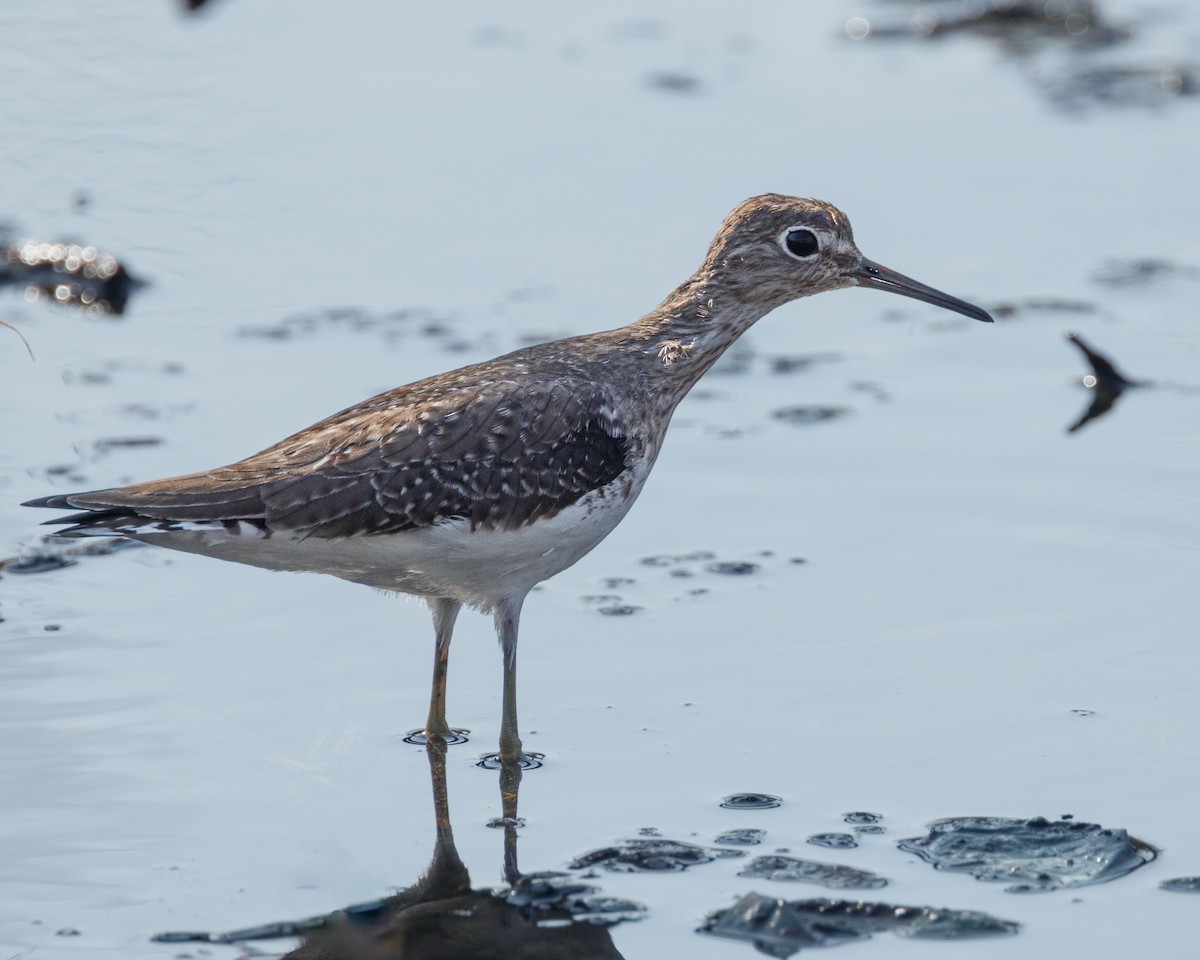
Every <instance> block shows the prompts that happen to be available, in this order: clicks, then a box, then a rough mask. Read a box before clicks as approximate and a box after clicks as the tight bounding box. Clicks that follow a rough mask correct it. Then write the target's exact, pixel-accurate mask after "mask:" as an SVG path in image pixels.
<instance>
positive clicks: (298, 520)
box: [26, 194, 992, 764]
mask: <svg viewBox="0 0 1200 960" xmlns="http://www.w3.org/2000/svg"><path fill="white" fill-rule="evenodd" d="M854 286H858V287H871V288H873V289H876V290H888V291H891V292H892V293H898V294H901V295H902V296H906V297H913V298H915V299H917V300H923V301H925V302H927V303H931V304H934V305H936V306H939V307H944V308H945V309H947V310H952V311H954V312H956V313H960V314H964V315H966V316H968V317H973V318H974V319H976V320H983V321H988V322H990V321H991V319H992V318H991V317H990V316H989V315H988V314H987V313H986V312H985V311H984V310H981V309H980V308H979V307H976V306H973V305H971V304H969V303H966V302H965V301H962V300H959V299H957V298H955V297H951V296H949V295H947V294H945V293H942V292H941V291H938V290H935V289H933V288H932V287H927V286H925V285H924V284H922V283H918V282H917V281H915V280H913V279H911V278H909V277H906V276H904V275H902V274H899V273H896V272H894V271H892V270H888V269H886V268H885V267H881V266H880V265H879V264H876V263H873V262H872V261H870V260H868V259H866V258H865V257H864V256H863V255H862V254H861V253H860V252H859V250H858V247H857V246H855V243H854V236H853V233H852V232H851V229H850V221H849V220H848V219H847V218H846V215H845V214H844V213H842V212H841V211H840V210H838V209H837V208H836V207H834V206H832V205H830V204H828V203H824V202H822V201H819V200H807V199H799V198H796V197H787V196H781V195H778V194H767V195H765V196H760V197H753V198H751V199H750V200H747V201H745V202H744V203H742V204H740V205H739V206H738V207H737V208H736V209H734V210H733V212H732V213H730V214H729V216H728V217H726V218H725V222H724V223H722V225H721V228H720V230H719V231H718V232H717V235H716V238H715V239H714V240H713V242H712V245H711V246H710V247H709V251H708V256H707V257H705V259H704V262H703V263H702V264H701V265H700V269H699V270H697V271H696V273H695V274H694V275H693V276H691V277H690V278H688V279H687V280H686V281H684V283H683V284H681V285H680V286H679V287H677V288H676V289H675V290H674V291H672V292H671V294H670V295H669V296H668V297H667V298H666V300H664V301H663V302H662V304H661V305H660V306H659V307H657V308H656V309H654V310H652V311H651V312H650V313H648V314H646V315H645V316H644V317H642V318H641V319H640V320H635V321H634V322H633V323H631V324H629V325H628V326H624V327H619V328H617V329H615V330H607V331H604V332H602V333H591V334H586V335H584V336H578V337H570V338H567V339H565V340H556V341H553V342H551V343H543V344H539V345H537V346H533V347H527V348H525V349H522V350H517V351H515V352H514V353H510V354H507V355H505V356H502V357H498V358H496V359H494V360H488V361H486V362H484V363H477V364H473V365H472V366H468V367H463V368H461V369H459V370H453V371H451V372H449V373H443V374H441V375H440V376H436V377H430V378H429V379H426V380H419V381H417V382H416V383H411V384H409V385H408V386H404V387H398V388H397V389H395V390H391V391H389V392H387V393H382V394H380V395H379V396H376V397H372V398H371V399H369V400H365V401H363V402H362V403H360V404H358V405H356V406H353V407H350V408H348V409H346V410H343V411H342V412H341V413H336V414H334V415H333V416H331V417H328V418H327V419H325V420H322V421H321V422H319V423H316V424H314V425H313V426H311V427H308V428H307V429H305V430H301V431H300V432H299V433H296V434H293V435H292V436H290V437H288V438H287V439H286V440H282V441H280V442H279V443H277V444H275V445H274V446H271V447H268V448H267V449H266V450H263V451H262V452H261V453H256V454H254V455H253V456H251V457H247V458H246V459H245V460H241V461H239V462H237V463H234V464H231V465H230V466H226V467H218V468H217V469H215V470H208V471H205V472H202V473H192V474H187V475H185V476H180V477H172V478H170V479H167V480H155V481H151V482H149V483H139V484H134V485H132V486H127V487H117V488H114V489H110V490H94V491H90V492H86V493H70V494H60V495H56V496H51V497H44V498H42V499H39V500H31V501H29V502H28V503H27V504H26V505H27V506H35V507H56V508H62V509H66V508H73V509H75V510H80V511H82V512H81V513H75V514H72V515H71V516H68V517H63V518H61V519H57V520H52V521H50V523H57V524H70V525H71V526H69V527H67V529H65V530H62V531H60V535H62V536H97V535H99V536H123V537H131V538H133V539H135V540H141V541H144V542H146V543H152V544H156V545H158V546H163V547H169V548H171V549H174V550H183V551H187V552H189V553H200V554H204V555H206V556H212V557H219V558H220V559H223V560H235V561H237V562H238V563H248V564H252V565H254V566H258V567H266V568H268V569H271V570H312V571H316V572H320V573H328V574H332V575H333V576H336V577H341V578H343V579H345V580H353V581H355V582H358V583H364V584H367V585H369V586H372V587H379V588H382V589H384V590H391V591H397V592H400V593H407V594H415V595H417V596H419V597H423V598H425V600H426V601H427V602H428V604H429V606H430V608H431V610H432V612H433V625H434V631H435V635H436V652H435V658H434V673H433V689H432V693H431V696H430V705H429V716H428V720H427V722H426V726H425V730H426V733H427V734H428V735H436V736H447V735H449V734H450V733H451V731H450V728H449V726H448V725H447V723H446V716H445V687H446V667H447V660H448V655H449V647H450V638H451V634H452V632H453V630H454V622H455V618H456V617H457V616H458V613H459V611H460V609H461V608H462V606H463V605H464V604H466V605H468V606H471V607H474V608H476V609H478V610H480V611H482V612H484V613H489V614H491V615H492V616H493V617H494V619H495V625H496V633H497V636H498V639H499V642H500V647H501V650H502V652H503V662H504V692H503V716H502V720H501V730H500V758H501V759H502V760H504V761H506V762H508V763H510V764H511V763H515V762H519V761H520V760H521V759H522V758H523V757H524V754H523V753H522V749H521V741H520V738H519V736H518V731H517V702H516V658H517V626H518V621H519V619H520V615H521V606H522V604H523V603H524V601H525V597H526V595H527V594H528V593H529V591H530V590H531V589H532V588H533V587H534V586H535V585H536V584H538V583H540V582H541V581H543V580H546V579H547V578H549V577H552V576H554V575H555V574H556V573H559V572H560V571H562V570H565V569H566V568H567V567H569V566H571V564H573V563H575V562H576V561H577V560H579V559H580V558H581V557H582V556H584V555H585V554H586V553H588V551H590V550H591V549H592V548H593V547H595V546H596V544H598V543H599V542H600V541H601V540H603V539H604V538H605V537H606V536H607V535H608V534H609V533H610V532H611V531H612V530H613V528H614V527H616V525H617V524H618V523H620V522H621V520H622V519H623V518H624V517H625V514H626V513H628V512H629V508H630V507H631V506H632V505H633V502H634V501H635V500H636V499H637V496H638V493H639V492H640V491H641V489H642V485H643V484H644V483H645V482H646V477H647V476H648V475H649V473H650V469H651V467H653V466H654V462H655V460H656V459H657V457H658V453H659V450H660V449H661V448H662V443H663V437H664V434H665V433H666V430H667V425H668V424H669V423H670V422H671V415H672V413H674V411H675V408H676V406H677V405H678V404H679V402H680V401H681V400H682V399H683V398H684V396H686V394H687V392H688V391H689V390H690V389H691V388H692V387H693V386H694V385H695V384H696V381H697V380H699V379H700V377H701V376H703V374H704V372H705V371H706V370H708V369H709V368H710V367H711V366H712V365H713V363H714V362H715V361H716V360H717V358H718V357H720V356H721V354H722V353H723V352H724V351H725V350H726V349H727V348H728V347H729V346H730V344H732V343H733V342H734V341H735V340H737V338H738V337H739V336H741V334H742V333H743V332H745V331H746V329H747V328H749V327H750V326H751V324H753V323H754V322H755V321H756V320H759V319H760V318H761V317H763V316H765V315H766V314H767V313H769V312H770V311H771V310H773V309H775V308H776V307H778V306H781V305H782V304H785V303H788V302H789V301H791V300H796V299H798V298H800V297H806V296H809V295H810V294H814V293H820V292H822V291H824V290H837V289H839V288H842V287H854Z"/></svg>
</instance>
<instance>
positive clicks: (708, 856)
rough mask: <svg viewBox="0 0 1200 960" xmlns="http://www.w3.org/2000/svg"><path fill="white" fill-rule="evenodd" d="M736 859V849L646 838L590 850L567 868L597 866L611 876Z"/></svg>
mask: <svg viewBox="0 0 1200 960" xmlns="http://www.w3.org/2000/svg"><path fill="white" fill-rule="evenodd" d="M740 856H743V854H742V851H740V850H722V849H720V848H719V847H702V846H700V845H699V844H695V843H682V842H680V841H678V840H663V839H659V838H654V839H650V838H647V839H639V840H621V841H619V842H617V843H615V844H614V845H613V846H611V847H604V848H602V849H600V850H593V851H592V852H591V853H585V854H584V855H583V856H581V857H576V858H575V859H574V860H572V861H571V863H570V864H569V866H570V868H571V869H572V870H584V869H586V868H588V867H595V866H601V867H604V868H605V869H606V870H611V871H613V872H614V873H634V872H636V871H641V870H645V871H656V872H658V871H676V870H686V869H687V868H688V867H694V866H696V865H697V864H700V863H711V862H712V861H713V860H720V859H723V858H729V857H740Z"/></svg>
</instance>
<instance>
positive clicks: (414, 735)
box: [404, 727, 471, 747]
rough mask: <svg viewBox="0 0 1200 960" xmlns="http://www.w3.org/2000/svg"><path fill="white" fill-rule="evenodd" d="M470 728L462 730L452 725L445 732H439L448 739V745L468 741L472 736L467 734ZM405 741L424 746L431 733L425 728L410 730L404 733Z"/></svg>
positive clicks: (444, 738) (443, 737)
mask: <svg viewBox="0 0 1200 960" xmlns="http://www.w3.org/2000/svg"><path fill="white" fill-rule="evenodd" d="M470 732H471V731H470V730H461V729H459V728H457V727H450V728H448V729H447V730H446V732H445V733H443V734H439V736H441V738H442V739H443V740H445V741H446V745H447V746H451V747H452V746H454V745H455V744H458V743H466V742H467V741H468V740H469V739H470V737H468V736H467V734H469V733H470ZM404 742H405V743H411V744H414V745H416V746H418V747H423V746H425V744H427V743H428V742H429V734H428V733H426V732H425V731H424V730H410V731H409V732H408V733H406V734H405V735H404Z"/></svg>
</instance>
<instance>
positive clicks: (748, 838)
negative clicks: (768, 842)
mask: <svg viewBox="0 0 1200 960" xmlns="http://www.w3.org/2000/svg"><path fill="white" fill-rule="evenodd" d="M766 835H767V831H766V830H756V829H755V828H754V827H744V828H742V829H739V830H726V831H725V832H724V833H721V834H719V835H718V836H716V837H714V838H713V843H723V844H726V845H727V846H734V847H753V846H757V845H758V844H760V843H762V841H763V837H765V836H766Z"/></svg>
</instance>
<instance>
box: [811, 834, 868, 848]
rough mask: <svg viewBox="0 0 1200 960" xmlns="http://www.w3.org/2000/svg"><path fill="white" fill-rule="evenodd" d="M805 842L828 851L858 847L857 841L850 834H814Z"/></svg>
mask: <svg viewBox="0 0 1200 960" xmlns="http://www.w3.org/2000/svg"><path fill="white" fill-rule="evenodd" d="M807 842H808V843H811V844H814V845H815V846H818V847H828V848H829V849H830V850H849V849H851V848H852V847H857V846H858V841H857V840H855V839H854V835H853V834H850V833H814V834H813V835H812V836H811V837H809V838H808V841H807Z"/></svg>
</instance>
